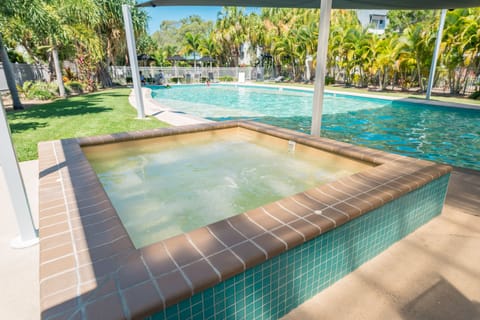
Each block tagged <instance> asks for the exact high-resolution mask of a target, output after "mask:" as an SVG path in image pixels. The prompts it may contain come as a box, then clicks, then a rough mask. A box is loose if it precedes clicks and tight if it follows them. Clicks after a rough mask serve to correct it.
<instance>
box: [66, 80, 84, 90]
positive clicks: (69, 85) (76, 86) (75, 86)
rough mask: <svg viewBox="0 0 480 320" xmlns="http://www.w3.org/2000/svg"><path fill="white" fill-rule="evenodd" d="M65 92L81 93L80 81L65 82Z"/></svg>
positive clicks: (81, 85)
mask: <svg viewBox="0 0 480 320" xmlns="http://www.w3.org/2000/svg"><path fill="white" fill-rule="evenodd" d="M65 90H67V92H68V93H83V84H82V83H81V82H80V81H67V82H65Z"/></svg>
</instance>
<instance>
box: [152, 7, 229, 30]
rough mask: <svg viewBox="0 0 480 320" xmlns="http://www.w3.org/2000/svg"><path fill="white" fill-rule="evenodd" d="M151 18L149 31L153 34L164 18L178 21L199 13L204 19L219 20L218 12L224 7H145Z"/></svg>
mask: <svg viewBox="0 0 480 320" xmlns="http://www.w3.org/2000/svg"><path fill="white" fill-rule="evenodd" d="M145 9H146V11H147V13H148V15H149V17H150V19H149V20H148V33H149V34H152V33H154V32H155V31H156V30H158V28H159V27H160V23H161V22H162V21H163V20H175V21H178V20H180V19H182V18H186V17H188V16H191V15H193V14H197V15H199V16H200V17H202V18H203V19H204V20H212V21H215V20H217V13H218V12H219V11H220V10H221V9H222V7H183V6H173V7H155V8H151V7H148V8H145Z"/></svg>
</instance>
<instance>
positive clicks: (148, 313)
mask: <svg viewBox="0 0 480 320" xmlns="http://www.w3.org/2000/svg"><path fill="white" fill-rule="evenodd" d="M234 127H241V128H243V129H247V130H254V131H258V132H262V133H264V134H267V135H273V136H276V137H280V138H284V139H286V140H293V141H296V142H297V143H300V144H305V145H309V146H312V147H315V148H319V149H322V150H326V151H329V152H333V153H336V154H341V155H345V156H348V157H350V158H353V159H359V160H362V161H366V162H370V163H372V164H375V165H376V166H375V167H372V168H370V169H368V170H365V171H363V172H360V173H357V174H354V175H352V176H349V177H345V178H341V179H339V180H338V181H336V182H333V183H328V184H325V185H322V186H319V187H317V188H314V189H311V190H308V191H306V192H303V193H299V194H297V195H294V196H292V197H288V198H285V199H282V200H279V201H276V202H274V203H271V204H267V205H265V206H263V207H261V208H258V209H254V210H251V211H248V212H246V213H244V214H240V215H238V216H235V217H232V218H228V219H226V220H224V221H220V222H217V223H214V224H212V225H209V226H206V227H203V228H200V229H197V230H194V231H192V232H189V233H187V234H183V235H179V236H176V237H174V238H170V239H167V240H164V241H161V242H158V243H155V244H153V245H149V246H147V247H144V248H141V249H135V248H134V246H133V244H132V242H131V241H130V239H129V236H128V234H127V232H126V231H125V229H124V227H123V225H122V223H121V221H120V219H119V218H118V216H117V214H116V212H115V209H114V208H113V207H112V205H111V203H110V200H109V199H108V197H107V196H106V194H105V192H104V190H103V188H102V186H101V185H100V183H99V181H98V178H97V176H96V175H95V172H94V171H93V169H92V168H91V166H90V164H89V163H88V161H87V160H86V158H85V156H84V155H83V152H82V149H81V147H82V146H88V145H96V144H104V143H112V142H118V141H125V140H133V139H145V138H152V137H157V136H166V135H174V134H181V133H187V132H200V131H206V130H222V129H223V128H234ZM39 155H40V156H39V166H40V187H39V189H40V197H39V198H40V199H39V201H40V291H41V308H42V317H43V318H44V319H61V318H69V317H70V318H72V319H82V318H83V319H97V318H101V319H107V318H112V319H120V318H144V317H151V318H154V319H157V318H158V319H185V318H198V319H228V318H232V319H252V318H254V319H262V318H263V319H276V318H278V317H279V316H282V315H283V314H285V313H286V312H288V311H289V310H291V309H292V308H294V307H295V306H297V305H298V304H300V303H302V302H303V301H305V300H306V299H308V298H309V297H311V296H313V295H314V294H315V293H317V292H318V291H320V290H321V289H323V288H325V287H327V286H328V285H330V284H331V283H333V282H334V281H336V280H338V279H339V278H341V277H342V276H343V275H345V274H348V273H349V272H350V271H352V270H354V269H355V268H356V267H358V266H359V265H361V264H362V263H363V262H365V261H367V260H368V259H370V258H371V257H373V256H375V255H376V254H378V253H379V252H381V251H383V250H384V249H386V248H387V247H388V246H390V245H391V244H392V243H394V242H396V241H397V240H399V239H401V238H402V237H404V236H405V235H407V234H408V233H410V232H411V231H413V230H415V229H416V228H417V227H419V226H420V225H422V224H423V223H425V222H426V221H428V220H430V219H431V218H432V217H433V216H435V215H437V214H439V213H440V211H441V208H442V205H443V200H444V197H445V192H446V186H447V183H448V177H449V172H450V170H451V168H450V167H448V166H444V165H439V164H435V163H432V162H428V161H423V160H416V159H411V158H407V157H402V156H398V155H392V154H388V153H384V152H381V151H377V150H371V149H367V148H362V147H357V146H353V145H349V144H346V143H341V142H337V141H333V140H329V139H325V138H316V137H311V136H308V135H304V134H301V133H298V132H293V131H289V130H285V129H280V128H276V127H272V126H268V125H264V124H258V123H253V122H237V121H232V122H222V123H213V124H202V125H194V126H185V127H175V128H166V129H157V130H151V131H145V132H135V133H123V134H116V135H109V136H101V137H91V138H80V139H70V140H62V141H50V142H44V143H41V144H40V145H39ZM106 310H108V312H106Z"/></svg>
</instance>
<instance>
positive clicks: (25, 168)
mask: <svg viewBox="0 0 480 320" xmlns="http://www.w3.org/2000/svg"><path fill="white" fill-rule="evenodd" d="M20 170H21V171H22V176H23V179H24V182H25V188H26V190H27V195H28V199H29V202H30V207H31V209H32V215H33V218H34V222H35V225H36V226H38V161H37V160H34V161H26V162H22V163H20ZM17 236H18V229H17V222H16V220H15V214H14V211H13V208H12V205H11V203H10V195H9V193H8V189H7V186H6V184H5V179H4V175H3V169H2V167H1V166H0V319H15V320H35V319H39V318H40V302H39V301H40V299H39V285H38V245H35V246H32V247H29V248H25V249H12V248H11V247H10V241H11V240H12V239H14V238H15V237H17Z"/></svg>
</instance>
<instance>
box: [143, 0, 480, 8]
mask: <svg viewBox="0 0 480 320" xmlns="http://www.w3.org/2000/svg"><path fill="white" fill-rule="evenodd" d="M137 6H138V7H156V6H235V7H278V8H282V7H284V8H320V0H150V1H146V2H143V3H140V4H138V5H137ZM469 7H480V0H455V1H452V0H421V1H419V0H332V8H334V9H453V8H469Z"/></svg>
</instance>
